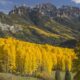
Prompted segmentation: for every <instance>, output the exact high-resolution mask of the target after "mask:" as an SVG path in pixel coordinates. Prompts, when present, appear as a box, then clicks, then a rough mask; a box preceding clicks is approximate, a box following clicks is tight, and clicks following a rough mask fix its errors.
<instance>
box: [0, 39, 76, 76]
mask: <svg viewBox="0 0 80 80" xmlns="http://www.w3.org/2000/svg"><path fill="white" fill-rule="evenodd" d="M75 58H76V54H75V52H74V50H73V49H69V48H62V47H56V46H51V45H48V44H36V43H30V42H25V41H20V40H17V39H14V38H0V70H1V71H3V72H14V71H15V72H19V73H21V74H30V75H31V74H33V73H35V72H36V71H40V70H41V71H45V72H47V73H48V74H51V72H52V70H54V69H57V68H59V69H61V70H66V69H68V70H71V69H72V64H73V63H72V61H73V60H74V59H75Z"/></svg>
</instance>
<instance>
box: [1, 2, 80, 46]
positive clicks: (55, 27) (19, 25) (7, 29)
mask: <svg viewBox="0 0 80 80" xmlns="http://www.w3.org/2000/svg"><path fill="white" fill-rule="evenodd" d="M79 30H80V9H79V8H77V7H72V6H62V7H60V8H56V6H54V5H53V4H51V3H46V4H40V5H37V6H35V7H33V8H30V7H26V6H19V7H16V6H15V7H14V9H13V10H11V11H10V12H9V14H4V13H3V12H0V37H9V36H12V37H15V38H18V39H21V40H25V41H29V42H34V43H48V44H51V45H53V44H54V45H59V44H61V43H63V42H65V41H67V40H77V39H78V38H79V36H80V32H79Z"/></svg>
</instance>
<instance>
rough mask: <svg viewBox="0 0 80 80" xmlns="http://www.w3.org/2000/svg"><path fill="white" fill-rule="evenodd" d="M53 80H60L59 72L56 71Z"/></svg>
mask: <svg viewBox="0 0 80 80" xmlns="http://www.w3.org/2000/svg"><path fill="white" fill-rule="evenodd" d="M55 80H61V75H60V70H59V69H57V70H56V72H55Z"/></svg>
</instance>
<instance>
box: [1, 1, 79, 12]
mask: <svg viewBox="0 0 80 80" xmlns="http://www.w3.org/2000/svg"><path fill="white" fill-rule="evenodd" d="M41 3H52V4H54V5H55V6H57V7H60V6H62V5H72V6H78V7H80V0H0V12H1V11H2V12H5V13H8V12H9V11H10V10H11V9H13V7H14V6H15V5H17V6H20V5H23V4H25V5H26V6H31V7H33V6H35V5H36V4H41Z"/></svg>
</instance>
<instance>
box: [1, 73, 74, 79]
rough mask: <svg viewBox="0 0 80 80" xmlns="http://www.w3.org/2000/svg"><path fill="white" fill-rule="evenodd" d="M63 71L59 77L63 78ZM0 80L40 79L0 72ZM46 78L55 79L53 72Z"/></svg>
mask: <svg viewBox="0 0 80 80" xmlns="http://www.w3.org/2000/svg"><path fill="white" fill-rule="evenodd" d="M64 75H65V74H64V72H61V79H62V80H64ZM73 75H74V74H72V80H73ZM0 80H42V79H40V78H36V77H28V76H27V77H21V76H16V75H13V74H9V73H0ZM46 80H55V74H54V72H53V73H52V75H51V78H50V79H46Z"/></svg>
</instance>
